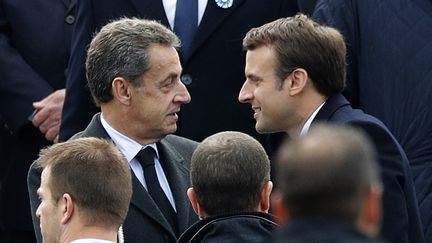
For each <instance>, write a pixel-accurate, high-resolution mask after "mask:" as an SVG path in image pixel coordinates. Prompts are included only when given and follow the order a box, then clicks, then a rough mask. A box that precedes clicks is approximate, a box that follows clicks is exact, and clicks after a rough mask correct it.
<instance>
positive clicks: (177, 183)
mask: <svg viewBox="0 0 432 243" xmlns="http://www.w3.org/2000/svg"><path fill="white" fill-rule="evenodd" d="M158 150H159V151H160V156H161V158H160V159H161V163H163V166H164V170H165V174H166V176H167V179H168V182H169V185H170V188H171V192H172V194H173V197H174V201H175V204H176V208H177V225H178V229H179V232H183V231H184V230H186V229H187V228H188V226H189V222H190V219H189V212H191V206H190V203H189V199H188V197H187V193H186V191H187V188H188V187H189V184H190V182H189V179H188V178H189V169H188V168H187V167H186V166H185V161H184V159H183V157H182V156H181V155H180V154H179V153H178V152H177V151H175V150H174V149H172V147H171V146H170V144H168V143H167V142H166V141H165V140H161V142H160V143H158Z"/></svg>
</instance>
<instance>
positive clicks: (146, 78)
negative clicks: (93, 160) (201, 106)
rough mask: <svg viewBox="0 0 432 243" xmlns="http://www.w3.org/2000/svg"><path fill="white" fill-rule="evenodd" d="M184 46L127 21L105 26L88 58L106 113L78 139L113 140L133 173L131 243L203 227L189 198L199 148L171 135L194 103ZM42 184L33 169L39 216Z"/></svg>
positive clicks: (149, 24) (149, 26)
mask: <svg viewBox="0 0 432 243" xmlns="http://www.w3.org/2000/svg"><path fill="white" fill-rule="evenodd" d="M179 45H180V42H179V39H178V37H177V36H176V35H175V34H174V33H173V32H171V31H170V30H169V29H167V28H166V27H164V26H163V25H161V24H159V23H157V22H155V21H148V20H140V19H126V18H125V19H120V20H118V21H114V22H112V23H110V24H108V25H106V26H104V27H103V28H102V29H101V31H100V32H99V33H98V34H97V35H96V36H95V37H94V39H93V40H92V42H91V44H90V48H89V51H88V54H87V61H86V69H87V77H88V80H89V87H90V90H91V92H92V94H93V97H94V99H95V101H96V103H97V104H99V105H100V107H101V113H100V114H97V115H95V116H94V117H93V120H92V121H91V122H90V124H89V125H88V127H87V128H86V129H85V130H84V131H83V132H81V133H79V134H77V135H76V137H84V136H95V137H102V138H109V139H111V140H112V141H113V142H114V143H115V144H116V145H117V147H118V148H119V149H120V151H121V152H122V153H123V155H124V156H125V158H126V159H127V161H128V162H129V164H130V166H131V169H132V171H133V179H132V180H133V181H132V184H133V195H132V200H131V204H130V207H129V213H128V216H127V218H126V220H125V223H124V225H123V233H124V240H125V242H130V243H134V242H175V240H176V239H177V237H178V236H179V234H180V233H181V232H183V231H184V230H185V229H186V228H187V227H188V226H189V225H191V224H192V223H194V222H195V221H196V220H197V219H198V218H197V217H196V215H195V214H194V212H193V210H192V207H191V205H190V204H189V203H188V199H187V195H186V190H187V188H188V186H189V183H190V182H189V163H190V157H191V155H192V152H193V150H194V149H195V148H196V146H197V143H196V142H194V141H192V140H189V139H186V138H182V137H178V136H175V135H169V134H172V133H174V132H175V131H176V129H177V124H176V123H177V119H178V116H177V114H178V112H180V107H181V105H182V104H187V103H189V102H190V99H191V97H190V95H189V92H188V91H187V89H186V87H185V86H184V84H183V83H182V82H181V81H180V75H181V70H182V68H181V65H180V59H179V56H178V54H177V51H176V48H178V47H179ZM39 183H40V171H37V170H36V169H35V168H32V169H31V171H30V174H29V187H30V197H31V201H32V208H33V209H34V208H35V207H37V204H38V202H39V200H38V199H37V197H36V194H35V191H36V188H37V187H38V186H39ZM36 230H37V232H39V231H40V229H38V228H37V229H36Z"/></svg>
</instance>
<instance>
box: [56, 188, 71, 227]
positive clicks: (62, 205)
mask: <svg viewBox="0 0 432 243" xmlns="http://www.w3.org/2000/svg"><path fill="white" fill-rule="evenodd" d="M58 203H59V210H61V214H62V217H61V220H60V222H61V224H63V225H64V224H67V223H68V222H69V221H70V220H71V219H72V216H73V215H74V213H75V202H74V201H73V200H72V197H71V196H70V195H69V193H65V194H63V196H62V198H60V200H59V202H58Z"/></svg>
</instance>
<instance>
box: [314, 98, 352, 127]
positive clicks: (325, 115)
mask: <svg viewBox="0 0 432 243" xmlns="http://www.w3.org/2000/svg"><path fill="white" fill-rule="evenodd" d="M347 105H348V106H349V105H350V103H349V102H348V100H346V99H345V97H343V95H342V94H336V95H333V96H331V97H329V98H328V99H327V100H326V102H325V103H324V105H323V107H321V110H319V111H318V114H317V115H316V116H315V118H314V120H313V121H312V124H314V123H316V122H319V121H328V120H329V119H330V118H331V117H332V116H333V114H334V113H335V112H336V111H337V110H338V109H339V108H341V107H343V106H347Z"/></svg>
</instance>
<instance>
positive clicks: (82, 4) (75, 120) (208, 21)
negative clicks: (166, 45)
mask: <svg viewBox="0 0 432 243" xmlns="http://www.w3.org/2000/svg"><path fill="white" fill-rule="evenodd" d="M302 1H303V0H302ZM183 2H185V1H184V0H178V1H176V0H168V1H165V0H145V1H143V0H106V1H103V3H102V2H100V1H96V0H85V1H82V0H79V1H78V3H77V9H78V10H77V24H76V25H75V31H74V37H73V50H72V52H71V53H72V56H71V59H70V65H69V75H68V82H67V87H66V99H65V106H64V109H63V117H62V118H63V120H62V125H61V130H60V138H61V140H66V139H68V138H69V137H71V136H72V135H73V134H75V133H76V132H79V131H81V130H83V129H84V128H85V126H86V125H87V123H88V122H89V121H90V119H91V117H92V115H93V114H95V113H96V112H97V108H96V107H95V106H94V104H93V102H92V101H91V97H90V93H89V92H88V89H87V88H86V77H85V74H84V67H83V63H84V60H85V50H86V49H87V46H88V43H89V42H90V39H91V37H92V35H93V33H94V32H95V30H97V29H99V28H100V27H101V26H103V25H105V24H106V23H107V22H108V21H109V20H110V19H113V18H118V17H121V16H128V17H142V18H146V19H155V20H158V21H160V22H161V23H162V24H163V25H165V26H167V27H170V28H171V29H173V30H174V31H177V29H176V27H177V24H178V23H179V24H181V23H182V19H181V18H179V17H178V16H176V14H177V13H176V9H179V7H180V5H181V4H182V3H183ZM186 2H187V1H186ZM192 2H195V3H196V4H198V6H195V7H197V9H196V10H195V11H194V12H192V13H191V14H190V16H192V15H195V17H196V22H195V24H189V27H188V28H191V29H192V30H191V31H192V32H193V36H192V37H190V38H191V40H189V42H190V48H189V51H188V52H187V53H185V50H183V49H182V50H179V55H180V60H181V63H182V67H183V71H182V76H181V80H182V82H183V83H184V84H185V85H186V86H187V87H188V90H189V92H190V93H191V95H192V97H193V100H192V102H191V103H190V104H189V105H188V106H187V107H185V108H184V109H182V111H181V114H182V115H181V118H180V119H179V121H178V129H177V132H176V133H177V134H178V135H180V136H184V137H187V138H190V139H193V140H196V141H201V140H203V139H204V138H206V137H208V136H210V135H212V134H214V133H217V132H220V131H226V130H230V131H241V132H245V133H247V134H250V135H252V136H254V137H255V138H258V140H260V141H261V142H262V141H263V137H262V136H260V135H259V134H257V133H256V131H255V130H254V129H253V125H252V124H253V120H252V119H251V118H250V116H248V110H247V108H246V107H244V106H242V105H241V104H239V103H238V102H237V101H236V99H235V97H236V95H237V92H238V89H239V88H240V87H241V83H242V81H243V80H244V73H243V68H244V52H243V50H242V46H241V40H242V38H243V36H244V35H245V33H246V32H247V31H248V30H249V29H250V28H252V27H255V26H259V25H262V24H264V23H267V22H269V21H272V20H274V19H277V18H280V17H285V16H291V15H293V14H295V13H297V12H298V11H299V10H298V8H297V0H272V1H271V2H268V1H263V0H229V1H222V0H195V1H192ZM189 18H191V17H189ZM189 18H188V19H189ZM176 33H179V32H176ZM180 38H181V41H182V43H184V42H186V40H185V39H184V38H182V37H180ZM227 118H228V119H227ZM198 128H199V129H198Z"/></svg>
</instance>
